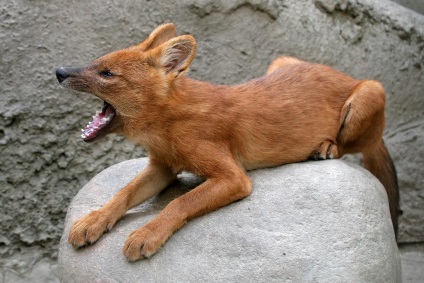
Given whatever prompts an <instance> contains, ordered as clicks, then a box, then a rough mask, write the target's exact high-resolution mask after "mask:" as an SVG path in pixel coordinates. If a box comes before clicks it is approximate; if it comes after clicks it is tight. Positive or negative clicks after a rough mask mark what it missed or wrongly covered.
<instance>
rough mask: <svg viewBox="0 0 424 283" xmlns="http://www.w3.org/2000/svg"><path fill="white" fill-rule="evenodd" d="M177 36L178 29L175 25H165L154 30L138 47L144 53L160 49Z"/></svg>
mask: <svg viewBox="0 0 424 283" xmlns="http://www.w3.org/2000/svg"><path fill="white" fill-rule="evenodd" d="M176 35H177V28H176V27H175V25H174V24H172V23H171V24H163V25H160V26H158V27H157V28H156V29H155V30H153V31H152V32H151V33H150V35H149V37H148V38H147V39H146V40H145V41H143V42H142V43H140V44H139V45H137V47H138V48H140V49H141V50H143V51H148V50H151V49H154V48H156V47H158V46H159V45H161V44H163V43H165V42H167V41H168V40H170V39H172V38H174V37H175V36H176Z"/></svg>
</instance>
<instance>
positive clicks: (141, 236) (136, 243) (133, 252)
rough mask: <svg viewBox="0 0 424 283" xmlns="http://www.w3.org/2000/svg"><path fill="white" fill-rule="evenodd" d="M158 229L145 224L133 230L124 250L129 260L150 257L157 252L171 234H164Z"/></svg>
mask: <svg viewBox="0 0 424 283" xmlns="http://www.w3.org/2000/svg"><path fill="white" fill-rule="evenodd" d="M158 230H159V229H156V230H153V229H152V230H150V229H149V228H147V227H146V226H143V227H141V228H140V229H138V230H135V231H133V232H132V233H131V234H130V235H129V237H128V239H127V241H126V242H125V245H124V250H123V251H124V255H125V256H126V257H127V258H128V260H130V261H135V260H138V259H141V258H149V257H151V256H152V255H153V254H155V253H156V252H157V251H158V249H159V248H160V247H161V246H162V245H163V244H164V243H165V241H166V240H167V239H168V237H169V236H170V235H169V236H167V235H163V234H162V233H161V231H158Z"/></svg>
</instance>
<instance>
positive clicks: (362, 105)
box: [337, 81, 385, 156]
mask: <svg viewBox="0 0 424 283" xmlns="http://www.w3.org/2000/svg"><path fill="white" fill-rule="evenodd" d="M384 106H385V94H384V89H383V86H382V85H381V84H380V83H379V82H377V81H362V82H360V83H359V84H358V85H357V86H356V87H355V89H354V90H353V92H352V95H351V96H350V97H349V99H348V100H347V101H346V103H345V104H344V106H343V108H342V111H341V115H340V130H339V133H338V135H337V144H338V146H339V151H340V152H339V153H340V156H341V155H343V154H345V153H357V152H364V151H369V150H372V149H374V148H375V147H376V146H377V145H378V144H379V143H380V141H381V138H382V135H383V130H384V125H385V118H384Z"/></svg>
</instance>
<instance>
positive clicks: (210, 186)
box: [123, 168, 252, 261]
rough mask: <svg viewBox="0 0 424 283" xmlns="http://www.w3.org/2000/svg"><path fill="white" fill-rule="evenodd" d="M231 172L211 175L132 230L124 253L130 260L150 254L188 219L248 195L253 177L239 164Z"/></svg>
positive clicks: (146, 256)
mask: <svg viewBox="0 0 424 283" xmlns="http://www.w3.org/2000/svg"><path fill="white" fill-rule="evenodd" d="M229 172H231V171H229ZM232 172H233V173H229V174H226V175H225V176H216V177H211V178H209V179H207V180H206V181H205V182H204V183H203V184H201V185H199V186H198V187H196V188H195V189H193V190H192V191H190V192H188V193H186V194H184V195H182V196H180V197H179V198H177V199H175V200H173V201H172V202H170V203H169V204H168V205H167V206H166V207H165V208H164V209H163V210H162V212H161V213H160V214H159V215H158V216H157V217H156V218H155V219H153V220H152V221H150V222H149V223H147V224H146V225H144V226H143V227H141V228H139V229H138V230H135V231H134V232H132V233H131V234H130V236H129V238H128V240H127V241H126V243H125V245H124V250H123V251H124V254H125V256H127V257H128V259H129V260H131V261H134V260H137V259H140V258H148V257H150V256H151V255H153V254H154V253H155V252H156V251H157V250H158V249H159V248H160V247H161V246H162V245H163V244H164V243H165V242H166V240H167V239H168V238H169V237H170V236H171V235H172V234H173V233H174V232H175V231H176V230H178V229H179V228H181V227H182V226H183V225H184V224H185V223H186V222H187V221H188V220H190V219H192V218H194V217H196V216H199V215H202V214H205V213H207V212H209V211H212V210H215V209H217V208H220V207H222V206H225V205H227V204H229V203H231V202H234V201H236V200H238V199H241V198H243V197H246V196H247V195H249V194H250V192H251V190H252V184H251V181H250V179H249V178H248V177H247V176H246V174H245V173H244V171H243V170H241V169H239V168H236V170H233V171H232Z"/></svg>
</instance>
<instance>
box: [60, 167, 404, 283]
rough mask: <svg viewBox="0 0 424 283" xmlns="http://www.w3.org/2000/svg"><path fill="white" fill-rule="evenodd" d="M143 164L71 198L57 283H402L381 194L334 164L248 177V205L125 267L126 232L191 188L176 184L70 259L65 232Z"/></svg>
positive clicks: (202, 222) (100, 179)
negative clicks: (251, 185)
mask: <svg viewBox="0 0 424 283" xmlns="http://www.w3.org/2000/svg"><path fill="white" fill-rule="evenodd" d="M146 164H147V159H138V160H130V161H126V162H122V163H120V164H117V165H114V166H112V167H110V168H108V169H106V170H104V171H103V172H101V173H100V174H99V175H97V176H96V177H94V178H93V179H92V180H91V181H90V182H89V183H88V184H87V185H86V186H84V187H83V188H82V189H81V190H80V192H79V193H78V195H77V196H76V197H75V198H74V200H73V201H72V204H71V206H70V207H69V211H68V214H67V218H66V222H65V232H64V234H63V237H62V240H61V243H60V250H59V277H60V279H61V282H63V283H69V282H103V283H106V282H340V281H341V280H342V279H344V280H346V279H347V278H348V279H349V281H351V282H401V270H400V258H399V254H398V248H397V245H396V242H395V239H394V233H393V227H392V225H391V221H390V214H389V210H388V202H387V196H386V193H385V191H384V188H383V186H382V185H381V184H380V183H379V182H378V181H377V180H376V179H375V178H374V176H372V175H371V174H370V173H369V172H368V171H366V170H365V169H363V168H361V167H359V166H357V165H353V164H350V163H346V162H344V161H339V160H334V161H323V162H307V163H301V164H292V165H287V166H282V167H279V168H273V169H266V170H257V171H252V172H249V175H250V177H251V178H252V182H253V188H254V189H253V193H252V195H250V196H249V197H247V198H245V199H243V200H241V201H238V202H236V203H233V204H231V205H229V206H227V207H224V208H222V209H219V210H217V211H215V212H212V213H209V214H207V215H205V216H203V217H199V218H197V219H195V220H193V221H190V222H189V223H188V224H187V225H186V226H184V227H183V228H182V229H181V230H179V231H178V232H177V233H175V234H174V235H173V236H172V237H171V238H170V239H169V240H168V242H167V243H166V244H165V245H164V247H163V248H162V249H160V250H159V252H158V253H157V254H155V255H154V256H153V257H152V258H151V259H148V260H141V261H137V262H132V263H130V262H128V261H127V259H126V258H125V257H124V256H123V254H122V247H123V244H124V242H125V240H126V238H127V237H128V235H129V234H130V232H132V231H133V230H135V229H137V228H139V227H141V226H142V225H143V224H145V223H146V222H147V221H149V220H151V219H152V218H153V217H155V215H157V214H158V213H159V211H160V210H161V209H163V207H164V206H165V205H166V204H167V203H168V202H169V201H171V200H172V199H174V198H175V197H177V196H179V195H181V194H183V193H184V192H186V191H187V190H190V189H191V188H193V187H194V186H195V185H197V184H199V179H197V178H194V177H193V176H191V175H183V176H180V178H179V181H178V182H177V183H175V184H174V185H172V186H171V187H170V188H168V189H167V190H166V191H165V192H164V193H162V194H160V195H159V196H158V197H156V198H154V199H152V200H151V201H149V202H147V203H145V204H143V205H141V206H138V207H137V208H135V209H133V210H132V211H130V212H129V213H128V214H127V215H126V216H125V217H124V218H123V219H122V221H119V222H118V223H117V225H116V226H115V227H114V228H113V229H112V230H111V231H110V232H109V233H107V234H105V235H103V237H102V238H100V240H99V241H98V242H97V243H95V244H94V245H91V246H88V247H85V248H82V249H78V250H75V249H74V248H73V247H72V246H71V245H70V244H69V243H68V242H67V236H68V233H69V230H70V227H71V225H72V223H73V222H74V221H76V220H77V219H79V218H80V217H82V216H84V215H85V214H87V213H88V212H90V211H92V210H95V209H97V208H99V207H100V206H101V205H102V204H104V203H105V202H106V201H107V200H108V199H110V198H111V197H112V196H113V195H114V194H115V193H116V192H117V191H118V190H119V189H120V188H122V187H123V186H124V185H125V184H126V183H128V182H129V181H130V180H131V179H132V178H133V177H134V176H135V175H136V174H137V173H138V172H140V170H141V169H142V168H143V167H145V166H146Z"/></svg>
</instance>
